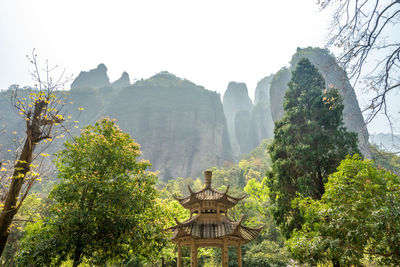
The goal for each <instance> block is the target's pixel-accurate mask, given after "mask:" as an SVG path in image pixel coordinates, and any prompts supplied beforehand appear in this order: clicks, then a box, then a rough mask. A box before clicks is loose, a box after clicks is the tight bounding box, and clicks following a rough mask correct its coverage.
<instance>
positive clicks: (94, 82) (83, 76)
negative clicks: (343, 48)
mask: <svg viewBox="0 0 400 267" xmlns="http://www.w3.org/2000/svg"><path fill="white" fill-rule="evenodd" d="M108 85H110V79H109V78H108V75H107V67H106V65H104V64H103V63H101V64H99V65H98V66H97V68H95V69H92V70H89V71H87V72H86V71H81V73H79V75H78V77H76V79H75V80H74V81H73V82H72V84H71V88H72V89H74V88H85V87H93V88H100V87H105V86H108Z"/></svg>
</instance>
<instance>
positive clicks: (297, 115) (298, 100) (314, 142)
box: [267, 59, 358, 237]
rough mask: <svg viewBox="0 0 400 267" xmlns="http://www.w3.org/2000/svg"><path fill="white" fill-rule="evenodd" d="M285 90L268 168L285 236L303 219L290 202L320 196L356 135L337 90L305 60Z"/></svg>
mask: <svg viewBox="0 0 400 267" xmlns="http://www.w3.org/2000/svg"><path fill="white" fill-rule="evenodd" d="M288 86H289V88H288V90H287V91H286V94H285V102H284V110H285V114H284V116H283V118H282V119H281V120H280V121H277V122H276V123H275V129H274V134H275V139H274V141H273V142H272V144H271V146H270V148H269V151H270V154H271V159H272V170H271V171H269V172H268V174H267V176H268V179H269V180H268V185H269V187H270V191H271V192H270V197H271V200H272V204H273V205H274V207H273V210H272V213H273V216H274V218H275V220H276V222H277V223H278V225H279V226H280V227H281V229H282V231H283V233H284V234H285V236H286V237H289V236H290V233H291V232H292V230H293V229H296V228H300V227H301V223H302V219H301V216H300V214H299V213H298V210H297V209H293V208H292V206H291V202H292V200H293V199H294V198H295V197H296V195H297V194H299V193H300V194H302V195H304V196H310V197H312V198H314V199H319V198H321V196H322V195H323V193H324V183H325V182H326V181H327V177H328V175H329V174H330V173H332V172H334V171H335V170H336V167H337V166H338V165H339V163H340V161H341V160H342V159H344V158H345V156H346V155H347V154H354V153H356V152H358V148H357V137H356V135H355V134H354V133H349V132H347V131H346V129H345V127H344V126H343V122H342V112H343V105H342V101H341V98H340V96H339V93H338V92H337V90H335V89H333V88H329V89H325V90H324V87H325V81H324V79H323V78H322V76H321V74H319V73H318V71H317V69H316V67H315V66H313V65H312V64H311V63H310V61H309V60H308V59H302V60H300V61H299V63H298V64H297V66H296V69H295V70H294V71H293V72H292V79H291V81H290V82H289V84H288Z"/></svg>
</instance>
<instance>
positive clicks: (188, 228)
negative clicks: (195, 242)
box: [168, 215, 264, 243]
mask: <svg viewBox="0 0 400 267" xmlns="http://www.w3.org/2000/svg"><path fill="white" fill-rule="evenodd" d="M199 217H200V215H197V216H194V217H192V218H191V219H189V220H186V221H184V222H179V221H178V220H176V219H175V221H176V223H177V225H175V226H173V227H170V228H168V230H172V231H173V234H172V237H171V240H172V241H174V240H177V239H179V238H181V237H193V238H201V239H217V238H223V237H237V238H239V239H240V240H241V242H242V243H247V242H250V241H251V240H253V239H255V238H256V237H257V235H258V234H259V233H260V231H261V230H262V229H263V228H264V226H262V227H260V228H250V227H247V226H244V225H242V221H243V218H244V217H242V218H241V219H240V220H239V221H238V222H235V221H231V220H229V219H228V218H227V217H224V219H223V220H217V221H203V220H198V219H199Z"/></svg>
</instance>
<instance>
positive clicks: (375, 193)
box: [288, 155, 400, 266]
mask: <svg viewBox="0 0 400 267" xmlns="http://www.w3.org/2000/svg"><path fill="white" fill-rule="evenodd" d="M295 203H296V204H297V206H298V207H299V208H300V210H301V212H302V214H304V218H305V223H304V225H303V228H302V229H301V230H299V231H295V232H294V234H293V236H292V238H291V239H289V241H288V245H289V248H290V251H291V253H292V255H293V256H295V257H296V258H297V259H299V260H301V261H303V262H309V263H311V264H316V263H318V262H322V263H324V262H327V261H329V260H332V259H336V260H338V261H339V262H340V263H341V264H343V265H352V264H353V265H360V264H361V260H362V259H363V257H366V256H367V257H368V260H370V261H371V260H373V261H375V262H376V263H377V264H379V265H391V266H399V265H400V235H399V233H400V177H399V176H397V175H395V174H393V173H391V172H388V171H386V170H384V169H378V168H376V167H374V166H373V162H372V161H370V160H361V159H360V157H359V156H357V155H356V156H353V157H347V158H346V159H345V160H343V161H342V163H341V165H340V166H339V167H338V170H337V172H335V173H334V174H332V175H330V176H329V178H328V182H327V183H326V191H325V194H324V195H323V197H322V199H321V200H313V199H311V198H299V199H297V200H296V202H295Z"/></svg>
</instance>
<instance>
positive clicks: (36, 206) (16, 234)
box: [0, 194, 49, 266]
mask: <svg viewBox="0 0 400 267" xmlns="http://www.w3.org/2000/svg"><path fill="white" fill-rule="evenodd" d="M48 206H49V203H48V200H47V199H43V198H41V197H40V196H39V195H38V194H30V195H29V196H28V197H27V198H26V199H25V200H24V202H23V204H22V206H21V208H20V210H19V212H18V215H17V216H16V217H15V219H14V221H13V224H12V226H11V233H10V236H9V237H8V240H7V245H6V247H5V249H4V251H3V254H2V255H1V261H0V265H1V266H15V255H16V253H17V252H18V251H19V250H20V240H21V238H22V237H23V236H24V234H25V231H26V229H25V227H26V226H27V224H29V223H31V222H35V221H38V220H41V219H43V217H44V216H46V214H47V210H48Z"/></svg>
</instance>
